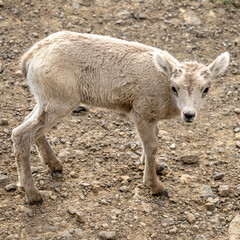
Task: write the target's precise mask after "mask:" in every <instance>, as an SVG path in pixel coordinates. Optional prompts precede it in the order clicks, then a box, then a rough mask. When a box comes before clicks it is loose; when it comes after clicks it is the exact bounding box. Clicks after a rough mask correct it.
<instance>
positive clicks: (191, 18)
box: [180, 8, 201, 25]
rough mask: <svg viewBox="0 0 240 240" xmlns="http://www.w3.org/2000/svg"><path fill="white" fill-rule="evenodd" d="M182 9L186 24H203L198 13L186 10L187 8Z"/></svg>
mask: <svg viewBox="0 0 240 240" xmlns="http://www.w3.org/2000/svg"><path fill="white" fill-rule="evenodd" d="M180 11H181V12H182V16H183V19H184V22H185V24H189V25H200V24H201V20H200V18H199V17H198V16H197V15H196V13H195V12H194V11H192V10H185V9H181V8H180Z"/></svg>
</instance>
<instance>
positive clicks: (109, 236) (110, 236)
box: [99, 231, 116, 240]
mask: <svg viewBox="0 0 240 240" xmlns="http://www.w3.org/2000/svg"><path fill="white" fill-rule="evenodd" d="M99 237H100V239H103V240H105V239H106V240H114V239H116V233H115V232H106V231H101V232H100V233H99Z"/></svg>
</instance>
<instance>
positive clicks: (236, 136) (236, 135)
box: [235, 132, 240, 140]
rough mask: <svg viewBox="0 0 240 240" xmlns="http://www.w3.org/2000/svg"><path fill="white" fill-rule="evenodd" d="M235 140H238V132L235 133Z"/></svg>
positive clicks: (239, 137)
mask: <svg viewBox="0 0 240 240" xmlns="http://www.w3.org/2000/svg"><path fill="white" fill-rule="evenodd" d="M235 139H236V140H240V132H237V133H235Z"/></svg>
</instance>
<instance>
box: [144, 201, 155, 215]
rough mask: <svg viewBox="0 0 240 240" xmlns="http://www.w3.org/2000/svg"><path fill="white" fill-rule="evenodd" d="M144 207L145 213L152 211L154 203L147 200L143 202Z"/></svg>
mask: <svg viewBox="0 0 240 240" xmlns="http://www.w3.org/2000/svg"><path fill="white" fill-rule="evenodd" d="M142 208H143V210H144V212H145V213H150V212H152V210H153V207H152V204H150V203H145V202H142Z"/></svg>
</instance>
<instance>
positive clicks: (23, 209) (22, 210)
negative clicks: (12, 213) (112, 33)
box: [19, 205, 32, 216]
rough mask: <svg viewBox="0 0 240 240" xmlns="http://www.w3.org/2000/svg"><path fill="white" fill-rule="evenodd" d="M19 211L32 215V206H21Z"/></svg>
mask: <svg viewBox="0 0 240 240" xmlns="http://www.w3.org/2000/svg"><path fill="white" fill-rule="evenodd" d="M19 211H20V212H23V213H26V214H28V215H30V216H31V215H32V209H30V208H27V207H25V206H21V205H20V206H19Z"/></svg>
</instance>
